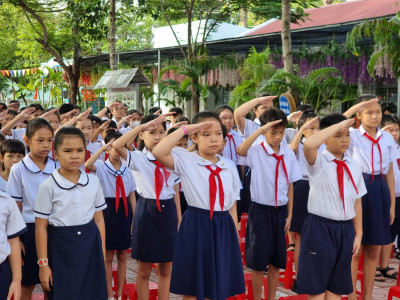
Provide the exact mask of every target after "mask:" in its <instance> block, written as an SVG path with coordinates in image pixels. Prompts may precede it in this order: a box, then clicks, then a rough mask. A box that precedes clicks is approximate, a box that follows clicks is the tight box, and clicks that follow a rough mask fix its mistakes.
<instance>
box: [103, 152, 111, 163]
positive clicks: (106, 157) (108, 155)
mask: <svg viewBox="0 0 400 300" xmlns="http://www.w3.org/2000/svg"><path fill="white" fill-rule="evenodd" d="M109 157H110V154H108V153H106V155H105V156H104V160H105V161H106V160H107V159H108V158H109Z"/></svg>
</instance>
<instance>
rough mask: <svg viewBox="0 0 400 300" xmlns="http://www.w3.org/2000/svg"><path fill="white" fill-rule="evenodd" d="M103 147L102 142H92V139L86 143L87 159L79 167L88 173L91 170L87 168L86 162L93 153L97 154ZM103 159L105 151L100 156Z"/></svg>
mask: <svg viewBox="0 0 400 300" xmlns="http://www.w3.org/2000/svg"><path fill="white" fill-rule="evenodd" d="M101 147H102V145H101V143H99V142H94V143H92V142H91V141H90V140H89V142H88V144H87V145H86V154H85V161H84V163H83V164H82V165H81V166H80V167H79V169H80V170H81V171H84V172H86V173H90V171H89V170H88V169H86V168H85V163H86V162H87V161H88V160H89V158H91V157H92V155H93V154H95V153H96V152H97V151H99V150H100V148H101ZM98 159H101V160H103V161H105V153H102V154H100V156H99V158H98Z"/></svg>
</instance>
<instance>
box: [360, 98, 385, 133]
mask: <svg viewBox="0 0 400 300" xmlns="http://www.w3.org/2000/svg"><path fill="white" fill-rule="evenodd" d="M357 118H359V119H360V121H361V123H362V124H363V126H364V127H378V126H379V124H380V123H381V121H382V107H381V105H380V104H379V103H371V104H370V105H368V106H367V107H366V108H365V109H364V110H363V111H361V112H360V113H357Z"/></svg>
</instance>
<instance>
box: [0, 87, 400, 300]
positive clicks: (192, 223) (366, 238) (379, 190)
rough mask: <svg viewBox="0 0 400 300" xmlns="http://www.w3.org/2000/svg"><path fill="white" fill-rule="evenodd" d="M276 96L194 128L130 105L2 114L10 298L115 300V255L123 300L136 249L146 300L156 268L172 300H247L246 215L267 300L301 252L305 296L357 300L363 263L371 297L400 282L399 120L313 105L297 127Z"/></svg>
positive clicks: (3, 229) (377, 108) (1, 289)
mask: <svg viewBox="0 0 400 300" xmlns="http://www.w3.org/2000/svg"><path fill="white" fill-rule="evenodd" d="M274 99H275V97H273V96H262V97H259V98H255V99H253V100H251V101H249V102H247V103H245V104H243V105H242V106H240V107H238V108H237V109H236V110H233V109H232V108H231V107H229V106H227V105H223V106H220V107H218V108H217V111H216V112H208V111H204V112H200V113H198V114H197V115H196V116H195V117H194V118H193V120H192V121H191V122H189V120H188V119H187V118H185V117H183V111H182V109H180V108H172V109H170V110H169V112H168V113H166V114H162V111H161V109H159V108H152V109H150V111H149V114H148V115H146V116H143V115H142V114H141V113H140V112H138V111H136V110H131V111H128V110H127V107H126V106H124V104H123V103H121V102H118V101H117V102H114V103H112V104H110V105H109V106H108V107H106V108H104V109H103V110H101V111H100V112H99V113H97V114H96V115H94V114H92V113H91V109H88V110H86V111H84V112H81V111H80V110H79V109H78V108H77V107H74V106H73V105H71V104H63V105H62V106H61V107H60V108H59V109H48V110H46V111H45V110H43V108H42V107H41V106H40V105H37V104H36V105H31V107H27V108H25V109H21V110H19V107H17V104H18V103H11V104H10V105H9V106H8V107H3V106H1V107H2V108H1V110H3V111H2V112H0V124H1V133H2V136H1V137H2V138H1V140H2V145H1V151H0V152H1V153H0V154H1V156H0V160H1V162H2V166H1V167H2V173H1V174H0V175H1V176H0V245H1V246H0V300H3V299H11V296H13V297H14V298H13V299H14V300H19V299H22V300H28V299H30V298H31V294H32V292H33V290H34V287H35V285H36V284H38V283H40V284H41V285H42V287H43V289H44V291H45V298H46V299H55V300H59V299H69V300H71V299H93V300H101V299H104V300H106V299H108V300H111V299H114V298H113V297H114V294H113V290H112V262H113V259H114V256H115V255H116V257H117V261H118V270H117V273H118V284H119V285H118V291H117V298H118V299H120V297H121V293H122V286H123V284H124V281H125V280H124V279H125V275H126V263H127V262H126V256H127V250H128V249H130V248H131V255H132V258H134V259H136V260H137V261H138V272H137V278H136V288H137V293H138V297H139V299H148V298H149V278H150V275H151V271H152V265H153V264H154V263H156V264H157V271H158V296H159V299H162V300H165V299H168V298H169V293H170V292H171V293H174V294H180V295H184V299H227V298H229V297H231V296H235V295H238V294H242V293H244V292H245V284H244V276H243V266H242V258H241V253H240V247H239V240H238V220H240V215H241V214H242V213H243V212H246V213H248V222H247V228H246V238H245V243H246V245H245V246H246V249H245V256H246V264H247V266H248V267H249V269H251V272H252V288H253V295H254V299H261V293H262V282H263V276H264V273H265V272H266V271H267V280H268V292H267V295H266V299H268V300H272V299H275V296H276V291H277V287H278V281H279V269H284V268H285V267H286V255H287V251H294V255H295V267H296V270H297V281H296V285H295V289H296V292H297V293H299V294H308V295H309V299H340V297H341V295H349V299H353V300H354V299H357V296H356V292H355V283H356V278H357V270H358V262H359V259H360V256H361V253H362V252H363V253H364V265H363V270H364V284H365V285H364V299H371V297H372V288H373V285H374V280H375V279H377V280H379V279H382V278H380V277H383V276H385V277H389V278H393V277H394V276H396V275H397V274H396V273H394V271H393V270H391V269H390V268H389V267H388V263H389V258H390V254H391V249H392V243H393V241H394V238H395V237H396V235H397V233H399V232H400V222H399V218H398V215H399V214H400V212H399V214H398V213H397V212H396V209H399V205H397V206H396V204H397V203H396V201H398V200H396V197H397V196H400V151H399V146H398V144H397V142H398V140H399V120H398V119H397V118H396V117H395V116H392V115H388V116H386V115H385V116H382V108H381V104H380V103H379V101H378V99H376V97H375V96H372V95H363V96H361V97H359V99H358V101H357V104H356V105H354V106H352V107H351V108H350V109H349V110H348V111H346V112H345V113H344V114H343V115H342V114H336V113H335V114H329V115H327V116H324V117H323V118H321V119H320V118H319V117H318V115H316V114H315V112H314V111H313V108H312V107H310V106H307V105H302V106H301V107H300V110H299V111H298V112H295V113H293V114H291V115H289V116H288V117H287V116H286V115H285V113H284V112H283V111H281V110H279V109H277V108H274V107H273V102H274ZM14 110H15V111H18V113H15V112H14ZM251 111H252V112H253V113H254V114H255V117H256V118H255V119H254V120H250V119H247V118H246V116H247V115H248V114H249V113H250V112H251ZM354 115H355V116H356V119H357V120H359V121H360V122H361V125H360V126H359V127H358V128H355V126H354V123H355V118H353V116H354ZM167 118H168V119H167ZM167 121H168V124H167ZM289 122H290V123H293V124H294V125H295V127H297V128H288V123H289ZM235 124H236V125H235ZM380 126H381V128H380ZM397 199H400V198H397ZM286 234H287V235H288V239H289V247H288V248H287V245H286V244H287V243H286ZM380 257H381V262H380V266H379V268H378V269H377V267H378V262H379V258H380ZM378 271H379V272H378ZM377 272H378V273H379V274H380V275H381V276H379V274H378V273H377ZM4 283H5V284H4Z"/></svg>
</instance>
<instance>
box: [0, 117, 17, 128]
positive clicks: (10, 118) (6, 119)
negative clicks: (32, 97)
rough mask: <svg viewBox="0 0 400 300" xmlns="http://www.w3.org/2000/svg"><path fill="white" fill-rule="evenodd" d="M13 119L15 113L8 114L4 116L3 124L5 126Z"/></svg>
mask: <svg viewBox="0 0 400 300" xmlns="http://www.w3.org/2000/svg"><path fill="white" fill-rule="evenodd" d="M12 119H14V115H12V114H6V115H5V116H4V119H3V120H1V125H2V126H3V127H4V126H5V125H6V124H7V123H8V122H10V121H11V120H12Z"/></svg>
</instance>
